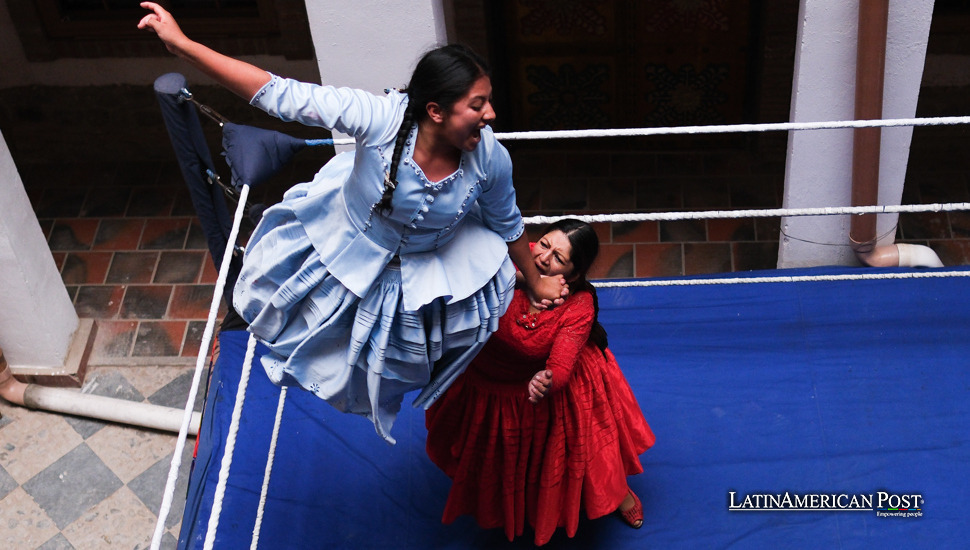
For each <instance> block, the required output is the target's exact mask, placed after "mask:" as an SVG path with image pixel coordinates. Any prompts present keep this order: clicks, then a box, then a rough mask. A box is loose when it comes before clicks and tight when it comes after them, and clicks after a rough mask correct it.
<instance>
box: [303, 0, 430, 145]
mask: <svg viewBox="0 0 970 550" xmlns="http://www.w3.org/2000/svg"><path fill="white" fill-rule="evenodd" d="M306 11H307V17H308V18H309V21H310V33H311V35H312V36H313V47H314V49H315V50H316V57H317V66H318V67H319V69H320V79H321V80H322V83H324V84H332V85H334V86H348V87H351V88H360V89H363V90H368V91H370V92H372V93H376V94H381V93H384V89H385V88H403V87H404V86H406V85H407V83H408V80H409V79H410V78H411V71H412V70H413V69H414V65H415V63H416V62H417V60H418V58H419V57H420V56H421V54H423V53H424V52H425V51H427V50H429V49H431V48H433V47H435V46H439V45H443V44H445V43H446V42H447V38H446V33H445V17H444V11H443V9H442V5H441V0H425V1H421V2H416V1H415V0H307V2H306ZM334 137H346V136H341V135H337V133H336V132H335V133H334ZM338 150H346V148H340V147H338Z"/></svg>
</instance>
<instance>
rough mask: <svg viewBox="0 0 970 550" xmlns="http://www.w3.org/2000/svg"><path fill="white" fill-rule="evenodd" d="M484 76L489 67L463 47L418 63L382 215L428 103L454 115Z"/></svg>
mask: <svg viewBox="0 0 970 550" xmlns="http://www.w3.org/2000/svg"><path fill="white" fill-rule="evenodd" d="M482 76H488V65H486V63H485V61H484V60H483V59H482V58H481V57H479V56H478V55H477V54H476V53H475V52H473V51H472V50H470V49H468V48H466V47H465V46H462V45H459V44H449V45H447V46H442V47H440V48H435V49H433V50H431V51H429V52H427V53H426V54H424V55H423V56H421V59H420V60H418V64H417V65H416V66H415V67H414V72H413V73H412V74H411V82H410V83H409V84H408V87H407V88H405V89H404V91H405V92H406V93H407V94H408V106H407V108H406V109H405V110H404V119H403V120H402V121H401V127H400V128H399V129H398V131H397V139H396V140H395V141H394V153H393V154H392V155H391V165H390V167H389V168H388V172H387V173H386V174H385V175H384V192H383V194H382V195H381V199H380V200H379V201H377V203H376V204H375V205H374V207H375V208H376V209H377V210H379V211H380V212H381V214H383V215H387V214H389V213H390V212H391V210H392V208H393V207H392V206H391V199H392V198H393V197H394V190H395V189H396V188H397V169H398V165H399V164H400V163H401V154H402V153H403V151H404V145H405V143H406V142H407V139H408V135H409V134H410V133H411V129H412V128H413V127H414V125H415V124H418V123H420V122H421V121H422V120H424V119H425V118H427V116H428V111H427V106H428V103H437V104H438V105H439V106H440V107H441V109H443V110H444V111H450V110H451V108H452V107H453V106H454V105H455V103H456V102H457V101H458V100H459V99H461V98H462V97H464V96H465V94H467V93H468V90H470V89H471V87H472V85H473V84H474V83H475V81H476V80H478V79H479V78H481V77H482Z"/></svg>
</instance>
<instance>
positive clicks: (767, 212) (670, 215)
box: [522, 202, 970, 225]
mask: <svg viewBox="0 0 970 550" xmlns="http://www.w3.org/2000/svg"><path fill="white" fill-rule="evenodd" d="M960 210H970V202H954V203H945V204H939V203H936V204H904V205H896V206H893V205H886V206H825V207H817V208H767V209H754V210H702V211H697V212H644V213H640V214H591V215H573V216H530V217H527V218H522V221H523V222H524V223H525V224H526V225H537V224H549V223H554V222H557V221H559V220H562V219H566V218H571V219H577V220H582V221H584V222H586V223H602V222H642V221H671V220H702V219H706V220H712V219H724V218H770V217H779V216H788V217H795V216H833V215H860V214H898V213H902V212H955V211H960Z"/></svg>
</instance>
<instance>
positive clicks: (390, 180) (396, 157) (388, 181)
mask: <svg viewBox="0 0 970 550" xmlns="http://www.w3.org/2000/svg"><path fill="white" fill-rule="evenodd" d="M413 107H414V103H410V102H409V103H408V106H407V108H406V109H404V120H402V121H401V127H400V128H399V129H398V131H397V140H396V141H395V142H394V154H393V155H391V166H390V169H389V171H388V172H387V174H385V175H384V194H383V195H381V200H379V201H377V210H378V211H380V213H381V214H384V215H387V214H390V213H391V209H392V207H391V199H392V198H394V189H396V188H397V167H398V165H399V164H400V163H401V153H402V152H403V151H404V144H405V142H407V139H408V134H410V133H411V127H412V126H414V109H413Z"/></svg>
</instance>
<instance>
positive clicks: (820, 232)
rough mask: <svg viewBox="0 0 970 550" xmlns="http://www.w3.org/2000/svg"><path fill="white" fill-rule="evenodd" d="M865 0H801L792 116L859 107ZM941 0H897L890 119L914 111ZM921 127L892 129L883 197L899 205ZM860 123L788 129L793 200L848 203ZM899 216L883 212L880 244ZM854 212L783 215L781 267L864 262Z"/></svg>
mask: <svg viewBox="0 0 970 550" xmlns="http://www.w3.org/2000/svg"><path fill="white" fill-rule="evenodd" d="M858 4H859V3H858V1H854V2H844V1H842V0H801V6H800V9H799V22H798V38H797V46H796V52H795V78H794V82H793V86H792V105H791V118H790V120H792V121H794V122H811V121H826V120H851V119H853V118H854V116H855V66H856V35H857V30H858V19H859V15H858V10H859V5H858ZM932 16H933V0H890V2H889V25H888V36H889V38H888V41H887V45H886V77H885V91H884V94H883V118H910V117H914V116H915V115H916V102H917V99H918V98H919V88H920V82H921V80H922V75H923V64H924V61H925V59H926V42H927V39H928V38H929V30H930V21H931V20H932ZM912 134H913V130H912V128H911V127H900V128H884V129H883V130H882V149H881V154H880V165H879V186H880V189H879V204H880V205H898V204H900V201H901V199H902V194H903V182H904V179H905V176H906V164H907V161H908V159H909V148H910V142H911V139H912ZM851 188H852V130H851V129H845V130H802V131H793V132H791V133H790V134H789V137H788V159H787V165H786V170H785V196H784V202H783V206H784V207H785V208H807V207H822V206H849V205H850V204H851V194H850V193H851ZM896 222H897V216H896V215H880V216H879V217H878V223H877V228H876V231H877V234H878V235H879V236H880V237H883V238H882V239H880V241H879V243H878V244H880V245H883V244H890V243H892V242H893V240H894V237H895V234H894V232H893V228H894V227H895V226H896ZM849 224H850V219H849V217H848V216H819V217H793V218H782V220H781V230H782V235H781V242H780V245H779V250H778V267H780V268H785V267H807V266H816V265H859V262H858V260H857V259H856V257H855V253H854V252H853V251H852V249H851V248H850V247H849Z"/></svg>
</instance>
